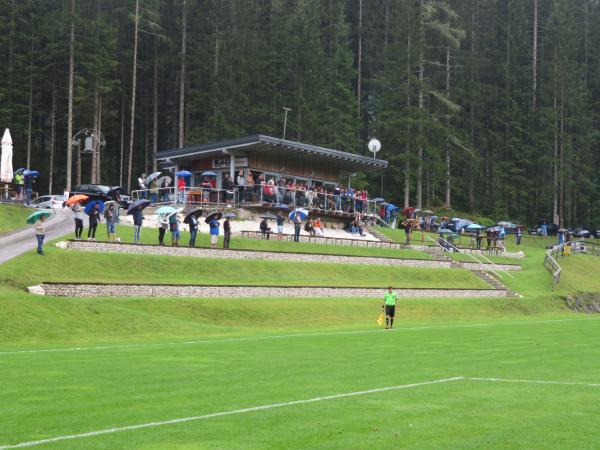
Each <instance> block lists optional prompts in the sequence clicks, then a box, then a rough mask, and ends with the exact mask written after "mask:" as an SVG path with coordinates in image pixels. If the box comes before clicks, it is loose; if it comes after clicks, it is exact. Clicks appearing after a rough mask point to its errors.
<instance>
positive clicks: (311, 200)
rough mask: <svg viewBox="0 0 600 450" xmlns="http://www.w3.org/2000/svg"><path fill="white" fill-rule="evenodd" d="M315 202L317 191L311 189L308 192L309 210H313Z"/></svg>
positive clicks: (307, 202)
mask: <svg viewBox="0 0 600 450" xmlns="http://www.w3.org/2000/svg"><path fill="white" fill-rule="evenodd" d="M314 201H315V191H313V189H312V187H309V188H308V189H307V190H306V206H307V207H308V208H312V207H313V203H314Z"/></svg>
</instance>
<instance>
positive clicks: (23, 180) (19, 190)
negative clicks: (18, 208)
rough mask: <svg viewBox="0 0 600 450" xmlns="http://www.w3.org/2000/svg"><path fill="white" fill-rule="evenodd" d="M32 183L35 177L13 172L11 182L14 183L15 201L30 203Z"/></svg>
mask: <svg viewBox="0 0 600 450" xmlns="http://www.w3.org/2000/svg"><path fill="white" fill-rule="evenodd" d="M33 183H35V177H33V176H24V175H23V174H22V173H15V176H14V178H13V181H12V184H13V185H14V191H15V200H16V201H17V202H22V203H25V204H26V205H30V204H31V201H32V199H33Z"/></svg>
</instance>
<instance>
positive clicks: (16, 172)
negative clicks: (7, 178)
mask: <svg viewBox="0 0 600 450" xmlns="http://www.w3.org/2000/svg"><path fill="white" fill-rule="evenodd" d="M23 172H25V169H24V168H23V167H21V168H20V169H17V170H15V175H19V174H21V173H23Z"/></svg>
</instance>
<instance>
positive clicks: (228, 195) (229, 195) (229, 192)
mask: <svg viewBox="0 0 600 450" xmlns="http://www.w3.org/2000/svg"><path fill="white" fill-rule="evenodd" d="M223 188H224V189H225V192H224V195H223V197H224V200H225V202H226V203H227V204H231V203H233V178H231V177H230V176H229V174H227V175H225V181H223Z"/></svg>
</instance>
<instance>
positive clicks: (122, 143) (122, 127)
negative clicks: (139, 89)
mask: <svg viewBox="0 0 600 450" xmlns="http://www.w3.org/2000/svg"><path fill="white" fill-rule="evenodd" d="M124 153H125V91H123V93H122V98H121V153H120V157H119V186H123V156H124Z"/></svg>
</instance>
